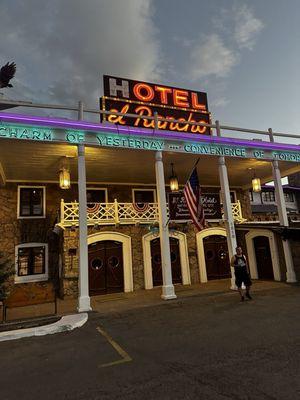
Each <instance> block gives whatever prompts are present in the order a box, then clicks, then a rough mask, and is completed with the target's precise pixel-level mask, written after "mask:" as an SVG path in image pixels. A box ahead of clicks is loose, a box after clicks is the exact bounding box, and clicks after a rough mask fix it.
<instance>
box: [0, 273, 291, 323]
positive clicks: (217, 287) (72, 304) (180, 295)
mask: <svg viewBox="0 0 300 400" xmlns="http://www.w3.org/2000/svg"><path fill="white" fill-rule="evenodd" d="M287 287H290V288H291V289H292V288H296V287H295V286H292V285H287V284H286V283H284V282H273V281H254V283H253V293H255V292H257V291H268V290H272V289H283V288H285V289H286V288H287ZM297 289H298V288H297ZM175 292H176V294H177V299H176V300H162V299H161V297H160V295H161V288H160V287H156V288H154V289H151V290H144V289H140V290H137V291H135V292H130V293H114V294H108V295H103V296H94V297H92V298H91V305H92V310H93V311H94V312H98V313H101V314H106V313H110V312H122V311H126V310H130V309H136V308H140V307H149V306H155V305H160V304H165V303H168V302H176V301H180V300H181V299H184V298H186V297H190V296H205V297H209V296H220V295H236V296H237V293H236V292H235V291H232V290H230V281H229V280H227V279H226V280H219V281H211V282H208V283H204V284H203V283H202V284H195V285H186V286H183V285H176V286H175ZM57 309H58V315H60V316H62V315H69V314H74V313H77V299H71V298H67V299H64V300H61V299H58V304H57ZM53 311H54V305H52V304H39V305H34V306H27V307H19V308H14V309H8V311H7V322H9V321H11V320H20V319H27V318H38V317H42V316H45V315H47V314H48V315H49V314H52V315H53Z"/></svg>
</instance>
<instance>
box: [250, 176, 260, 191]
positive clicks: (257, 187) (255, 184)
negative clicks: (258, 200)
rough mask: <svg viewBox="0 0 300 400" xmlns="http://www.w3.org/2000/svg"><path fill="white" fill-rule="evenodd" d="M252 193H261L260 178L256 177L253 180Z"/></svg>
mask: <svg viewBox="0 0 300 400" xmlns="http://www.w3.org/2000/svg"><path fill="white" fill-rule="evenodd" d="M252 191H253V192H255V193H259V192H261V184H260V179H259V178H256V177H254V178H253V179H252Z"/></svg>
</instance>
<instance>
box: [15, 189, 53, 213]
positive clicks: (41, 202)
mask: <svg viewBox="0 0 300 400" xmlns="http://www.w3.org/2000/svg"><path fill="white" fill-rule="evenodd" d="M45 200H46V199H45V187H41V186H35V187H29V186H19V187H18V218H43V217H45Z"/></svg>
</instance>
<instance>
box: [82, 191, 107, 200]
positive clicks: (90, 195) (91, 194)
mask: <svg viewBox="0 0 300 400" xmlns="http://www.w3.org/2000/svg"><path fill="white" fill-rule="evenodd" d="M86 200H87V203H107V189H103V188H88V189H87V191H86Z"/></svg>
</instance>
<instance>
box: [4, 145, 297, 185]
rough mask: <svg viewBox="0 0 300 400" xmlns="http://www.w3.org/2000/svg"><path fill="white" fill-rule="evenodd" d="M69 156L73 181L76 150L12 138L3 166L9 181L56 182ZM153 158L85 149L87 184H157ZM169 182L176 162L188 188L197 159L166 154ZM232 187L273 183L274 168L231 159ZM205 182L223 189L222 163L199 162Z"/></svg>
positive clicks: (291, 167) (290, 166)
mask: <svg viewBox="0 0 300 400" xmlns="http://www.w3.org/2000/svg"><path fill="white" fill-rule="evenodd" d="M63 156H68V157H70V167H71V179H72V181H75V182H76V181H77V149H76V146H72V145H67V144H53V143H51V144H50V143H49V144H48V143H35V142H30V143H29V142H25V141H24V142H22V141H12V140H2V139H1V142H0V163H1V164H2V167H3V171H4V174H5V178H6V180H7V181H20V182H24V181H28V182H57V180H58V170H59V161H60V158H61V157H63ZM154 156H155V154H154V152H150V151H142V150H126V149H110V148H98V147H97V148H95V147H87V148H86V167H87V181H88V182H89V183H96V182H99V183H108V182H114V183H141V184H155V157H154ZM163 158H164V164H165V176H166V183H168V177H169V175H170V164H171V162H173V163H174V168H175V171H176V174H177V175H178V178H179V183H181V184H184V183H185V181H186V179H187V177H188V175H189V173H190V172H191V169H192V167H193V165H194V163H195V162H196V160H197V159H198V156H197V155H191V154H180V153H171V152H169V153H163ZM226 164H227V167H228V175H229V181H230V185H231V186H237V187H240V186H244V187H245V188H246V187H249V185H250V184H251V178H252V173H251V172H250V171H248V168H250V167H252V168H255V171H256V175H257V176H259V177H260V178H261V179H262V182H263V183H264V182H267V181H269V180H271V179H272V170H271V164H270V162H267V161H260V160H252V159H238V158H227V159H226ZM279 166H280V170H281V173H282V176H285V175H288V174H291V173H294V172H297V171H299V170H300V164H297V163H289V162H280V163H279ZM198 173H199V178H200V181H201V184H203V185H212V186H219V176H218V159H217V157H215V156H201V157H200V160H199V164H198Z"/></svg>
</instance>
